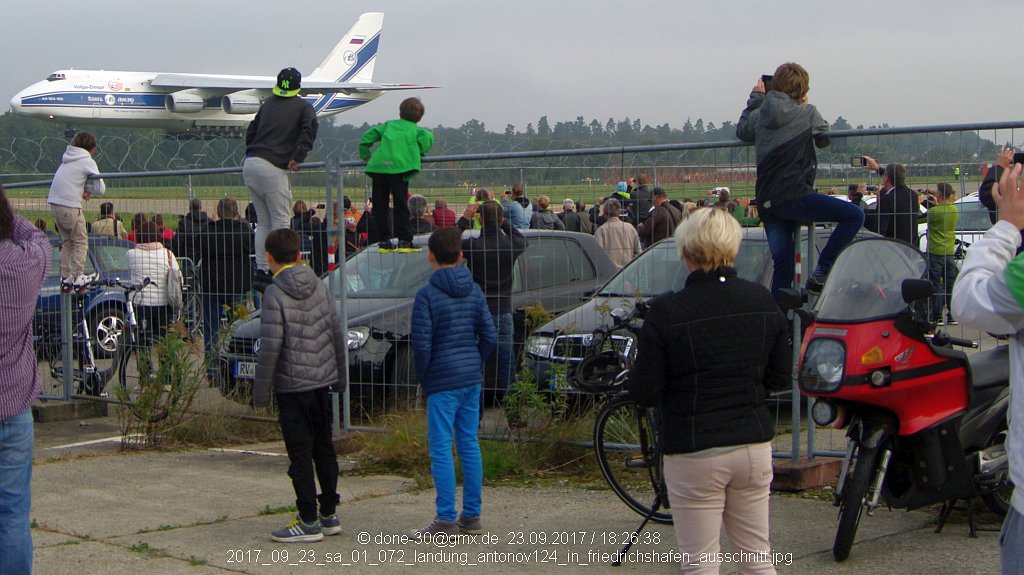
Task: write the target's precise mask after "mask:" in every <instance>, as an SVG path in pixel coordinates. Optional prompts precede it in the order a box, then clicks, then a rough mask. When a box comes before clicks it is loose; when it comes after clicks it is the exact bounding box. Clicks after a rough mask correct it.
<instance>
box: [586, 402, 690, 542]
mask: <svg viewBox="0 0 1024 575" xmlns="http://www.w3.org/2000/svg"><path fill="white" fill-rule="evenodd" d="M654 439H655V429H654V424H653V422H652V421H651V418H650V416H649V415H648V412H647V410H646V409H644V408H642V407H640V406H638V405H637V404H635V403H633V401H631V400H630V399H629V398H628V397H625V396H620V397H616V398H614V399H612V400H611V401H610V402H609V403H608V404H607V405H606V406H605V407H604V409H602V410H601V412H600V413H599V414H598V415H597V420H596V421H595V422H594V451H595V452H596V454H597V463H598V465H599V466H600V467H601V473H602V474H603V475H604V478H605V480H606V481H607V482H608V485H609V486H610V487H611V488H612V491H614V492H615V494H616V495H618V496H619V499H621V500H622V501H623V502H624V503H625V504H626V505H627V506H629V508H630V509H632V510H633V511H636V512H637V513H639V514H640V515H642V516H644V517H646V516H647V515H649V514H650V513H651V507H652V506H653V505H654V502H655V496H656V494H657V493H658V492H659V491H660V488H661V485H662V475H661V460H660V458H658V457H656V455H655V453H654ZM664 505H665V507H667V501H666V502H664ZM665 507H662V508H660V509H659V511H657V512H656V513H654V514H653V515H652V516H651V521H654V522H655V523H663V524H666V525H667V524H671V523H672V513H671V512H669V511H667V510H662V509H665Z"/></svg>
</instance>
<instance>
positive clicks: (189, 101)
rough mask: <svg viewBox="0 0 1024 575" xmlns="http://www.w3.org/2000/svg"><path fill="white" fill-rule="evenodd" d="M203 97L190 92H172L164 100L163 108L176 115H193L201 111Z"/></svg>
mask: <svg viewBox="0 0 1024 575" xmlns="http://www.w3.org/2000/svg"><path fill="white" fill-rule="evenodd" d="M203 106H204V103H203V97H202V96H200V95H199V94H193V93H190V92H174V93H172V94H168V95H167V97H166V98H164V108H167V111H168V112H174V113H176V114H194V113H196V112H202V111H203Z"/></svg>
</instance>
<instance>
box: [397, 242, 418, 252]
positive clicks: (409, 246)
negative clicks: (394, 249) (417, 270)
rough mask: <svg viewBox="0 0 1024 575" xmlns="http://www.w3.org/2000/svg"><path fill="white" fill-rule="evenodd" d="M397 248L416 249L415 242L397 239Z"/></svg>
mask: <svg viewBox="0 0 1024 575" xmlns="http://www.w3.org/2000/svg"><path fill="white" fill-rule="evenodd" d="M398 249H400V250H418V249H419V248H417V247H416V244H414V243H412V242H407V241H405V240H398Z"/></svg>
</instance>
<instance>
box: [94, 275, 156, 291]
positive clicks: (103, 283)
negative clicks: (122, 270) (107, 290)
mask: <svg viewBox="0 0 1024 575" xmlns="http://www.w3.org/2000/svg"><path fill="white" fill-rule="evenodd" d="M155 284H156V282H154V281H153V280H151V279H150V278H148V277H147V278H145V279H143V280H142V283H127V282H123V281H121V278H114V279H106V280H101V279H97V280H93V281H91V282H89V283H88V285H89V287H118V288H121V289H123V290H125V291H129V292H131V291H142V290H143V289H145V288H146V286H151V285H155Z"/></svg>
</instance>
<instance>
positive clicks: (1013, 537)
mask: <svg viewBox="0 0 1024 575" xmlns="http://www.w3.org/2000/svg"><path fill="white" fill-rule="evenodd" d="M999 572H1000V573H1002V574H1003V575H1010V574H1019V573H1024V515H1021V514H1020V512H1019V511H1017V509H1016V508H1014V507H1010V512H1009V513H1007V514H1006V519H1005V520H1004V521H1003V529H1002V530H1001V531H1000V532H999Z"/></svg>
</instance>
